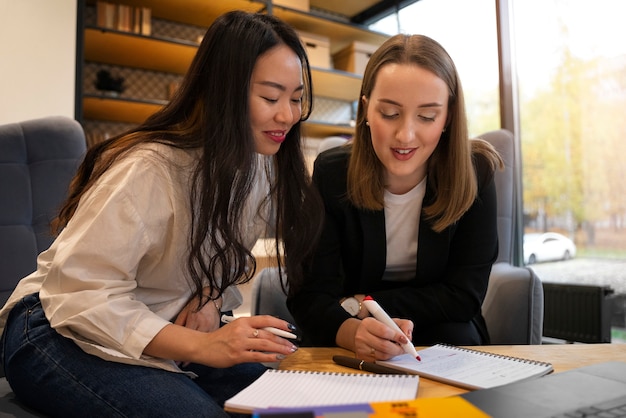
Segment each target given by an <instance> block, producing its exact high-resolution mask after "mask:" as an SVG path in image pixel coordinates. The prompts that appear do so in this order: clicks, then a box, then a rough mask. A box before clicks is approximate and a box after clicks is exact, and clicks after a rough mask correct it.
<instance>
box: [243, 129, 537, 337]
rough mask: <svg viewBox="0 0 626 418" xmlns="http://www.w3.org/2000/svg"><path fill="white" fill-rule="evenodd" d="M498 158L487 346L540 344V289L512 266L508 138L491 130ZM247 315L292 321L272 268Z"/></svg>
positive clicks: (258, 282)
mask: <svg viewBox="0 0 626 418" xmlns="http://www.w3.org/2000/svg"><path fill="white" fill-rule="evenodd" d="M481 138H483V139H485V140H486V141H488V142H489V143H491V144H492V145H493V146H494V147H495V148H496V150H498V152H499V153H500V155H501V156H502V158H503V160H504V163H505V169H504V170H503V171H497V172H496V174H495V183H496V190H497V199H498V237H499V254H498V259H497V260H496V263H495V264H494V266H493V268H492V271H491V275H490V276H489V287H488V288H487V294H486V297H485V300H484V302H483V306H482V311H483V316H484V317H485V322H486V323H487V329H488V330H489V334H490V336H491V343H492V344H502V345H509V344H541V337H542V333H543V286H542V284H541V281H540V280H539V278H538V277H537V276H536V274H535V273H534V271H533V270H531V269H530V268H527V267H517V266H514V265H513V264H512V262H513V245H514V228H515V222H514V219H515V218H514V214H515V210H516V201H515V193H514V190H515V187H519V184H517V182H516V181H515V176H514V171H513V164H514V162H515V159H514V156H515V147H514V143H513V134H512V133H511V132H509V131H506V130H496V131H491V132H488V133H486V134H484V135H481ZM251 306H252V314H254V315H258V314H269V315H275V316H279V317H281V318H283V319H286V320H289V321H293V317H292V316H291V314H290V313H289V310H288V309H287V307H286V306H285V295H284V294H283V292H282V290H281V288H280V283H278V273H277V270H276V268H273V267H272V268H266V269H263V270H262V271H261V272H260V273H259V274H258V275H257V277H255V279H254V282H253V285H252V305H251Z"/></svg>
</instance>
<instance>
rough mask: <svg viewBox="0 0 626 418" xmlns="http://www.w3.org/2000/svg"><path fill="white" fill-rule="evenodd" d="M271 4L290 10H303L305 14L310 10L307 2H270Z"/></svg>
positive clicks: (293, 0) (290, 0)
mask: <svg viewBox="0 0 626 418" xmlns="http://www.w3.org/2000/svg"><path fill="white" fill-rule="evenodd" d="M272 4H275V5H277V6H285V7H289V8H290V9H296V10H303V11H305V12H308V11H309V10H310V7H309V0H272Z"/></svg>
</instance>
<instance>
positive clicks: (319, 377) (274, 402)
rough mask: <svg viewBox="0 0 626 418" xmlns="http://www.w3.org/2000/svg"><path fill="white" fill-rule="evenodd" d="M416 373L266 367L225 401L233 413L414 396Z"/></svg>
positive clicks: (368, 401) (227, 407)
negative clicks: (333, 371)
mask: <svg viewBox="0 0 626 418" xmlns="http://www.w3.org/2000/svg"><path fill="white" fill-rule="evenodd" d="M418 385H419V376H416V375H390V374H386V375H382V374H353V373H332V372H312V371H297V370H273V369H270V370H267V371H266V372H265V373H264V374H263V375H262V376H261V377H260V378H259V379H257V380H256V381H255V382H254V383H252V384H251V385H250V386H248V387H247V388H246V389H244V390H243V391H241V392H239V393H238V394H237V395H235V396H234V397H232V398H230V399H229V400H227V401H226V403H225V405H224V408H225V409H226V410H227V411H232V412H248V413H249V412H251V411H253V410H255V409H264V408H272V407H280V408H294V407H306V406H331V405H348V404H361V403H372V402H389V401H401V400H410V399H415V397H416V396H417V389H418Z"/></svg>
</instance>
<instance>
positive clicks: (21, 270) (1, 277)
mask: <svg viewBox="0 0 626 418" xmlns="http://www.w3.org/2000/svg"><path fill="white" fill-rule="evenodd" d="M85 148H86V145H85V135H84V132H83V129H82V127H81V125H80V124H79V123H78V122H76V121H75V120H73V119H70V118H66V117H58V116H54V117H46V118H41V119H34V120H29V121H25V122H21V123H11V124H7V125H3V126H0V306H1V305H4V303H5V302H6V300H7V298H8V297H9V295H10V294H11V292H12V291H13V288H14V287H15V285H16V284H17V282H18V281H19V280H20V279H22V278H23V277H24V276H26V275H28V274H30V273H32V272H33V271H34V270H35V268H36V260H37V256H38V255H39V253H40V252H42V251H43V250H45V249H47V248H48V247H49V246H50V244H51V243H52V240H53V236H52V235H51V234H50V231H49V230H50V221H51V220H52V219H53V218H54V217H55V216H56V214H57V212H58V209H59V206H60V205H61V203H62V202H63V200H64V199H65V197H66V195H67V191H68V186H69V182H70V180H71V178H72V177H73V176H74V173H75V172H76V169H77V167H78V165H79V163H80V161H81V160H82V157H83V155H84V153H85ZM0 376H4V373H0ZM0 411H1V412H0V416H2V417H5V416H6V417H37V416H40V415H38V414H36V413H34V412H32V411H29V410H27V409H26V408H25V407H23V406H22V405H20V403H19V402H18V401H17V399H16V398H15V396H14V395H13V393H12V392H11V388H10V386H9V384H8V382H7V381H6V379H5V378H4V377H2V378H1V379H0Z"/></svg>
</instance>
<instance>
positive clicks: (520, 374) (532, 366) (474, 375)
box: [376, 344, 554, 389]
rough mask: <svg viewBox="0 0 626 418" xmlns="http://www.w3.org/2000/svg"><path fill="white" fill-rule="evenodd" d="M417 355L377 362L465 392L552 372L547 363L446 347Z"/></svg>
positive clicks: (430, 349) (434, 347)
mask: <svg viewBox="0 0 626 418" xmlns="http://www.w3.org/2000/svg"><path fill="white" fill-rule="evenodd" d="M419 355H420V357H421V361H418V360H416V359H415V358H414V357H412V356H411V355H410V354H403V355H400V356H396V357H394V358H392V359H390V360H385V361H377V362H376V363H377V364H381V365H384V366H387V367H391V368H394V369H396V370H402V371H404V372H407V373H411V374H416V375H419V376H422V377H425V378H428V379H432V380H437V381H440V382H444V383H447V384H450V385H454V386H459V387H462V388H466V389H486V388H492V387H496V386H500V385H505V384H507V383H513V382H518V381H521V380H524V379H530V378H533V377H538V376H543V375H545V374H548V373H550V372H552V371H553V370H554V369H553V367H552V365H551V364H550V363H545V362H539V361H534V360H527V359H522V358H517V357H510V356H503V355H499V354H493V353H488V352H484V351H478V350H472V349H468V348H462V347H456V346H453V345H447V344H437V345H434V346H432V347H428V348H426V349H424V350H420V351H419Z"/></svg>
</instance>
